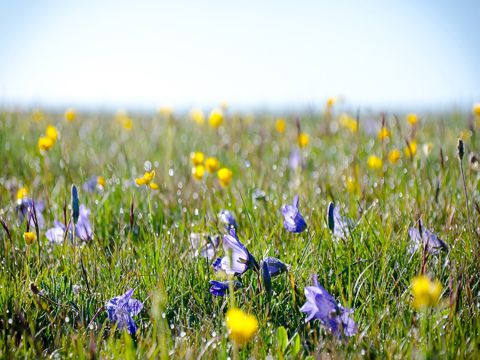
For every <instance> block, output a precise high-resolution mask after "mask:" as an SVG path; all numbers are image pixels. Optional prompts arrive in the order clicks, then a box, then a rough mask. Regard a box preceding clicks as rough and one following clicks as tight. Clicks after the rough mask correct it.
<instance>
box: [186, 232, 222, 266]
mask: <svg viewBox="0 0 480 360" xmlns="http://www.w3.org/2000/svg"><path fill="white" fill-rule="evenodd" d="M219 244H220V237H219V236H218V235H216V236H213V237H211V236H209V235H207V236H203V235H202V234H197V233H191V234H190V245H191V246H192V248H193V249H194V250H195V254H194V256H195V257H198V256H201V257H204V258H206V259H208V260H212V259H213V258H214V257H215V253H216V251H217V248H218V245H219Z"/></svg>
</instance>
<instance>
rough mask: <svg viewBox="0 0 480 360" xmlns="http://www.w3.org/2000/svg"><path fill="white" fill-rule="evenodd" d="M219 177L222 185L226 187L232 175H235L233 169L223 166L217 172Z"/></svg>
mask: <svg viewBox="0 0 480 360" xmlns="http://www.w3.org/2000/svg"><path fill="white" fill-rule="evenodd" d="M217 177H218V181H219V182H220V185H222V186H223V187H226V186H228V185H229V184H230V182H231V181H232V177H233V173H232V170H230V169H228V168H221V169H220V170H218V172H217Z"/></svg>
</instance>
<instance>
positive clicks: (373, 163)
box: [367, 155, 383, 170]
mask: <svg viewBox="0 0 480 360" xmlns="http://www.w3.org/2000/svg"><path fill="white" fill-rule="evenodd" d="M367 164H368V167H369V168H371V169H374V170H378V169H381V168H382V165H383V162H382V159H380V158H379V157H378V156H376V155H370V156H369V157H368V160H367Z"/></svg>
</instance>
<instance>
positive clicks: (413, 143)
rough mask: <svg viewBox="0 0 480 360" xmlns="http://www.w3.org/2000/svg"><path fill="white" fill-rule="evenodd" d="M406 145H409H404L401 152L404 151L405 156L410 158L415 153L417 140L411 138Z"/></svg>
mask: <svg viewBox="0 0 480 360" xmlns="http://www.w3.org/2000/svg"><path fill="white" fill-rule="evenodd" d="M408 145H409V146H405V149H404V150H403V152H404V153H405V156H406V157H407V158H409V159H411V158H413V157H414V156H415V154H416V153H417V142H416V141H415V140H412V141H410V142H409V143H408Z"/></svg>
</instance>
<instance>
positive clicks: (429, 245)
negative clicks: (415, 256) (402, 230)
mask: <svg viewBox="0 0 480 360" xmlns="http://www.w3.org/2000/svg"><path fill="white" fill-rule="evenodd" d="M419 229H421V230H419ZM419 229H417V228H413V227H412V228H410V229H408V235H409V237H410V247H409V252H410V253H414V252H416V251H417V250H418V249H419V248H420V249H423V248H426V251H427V252H429V253H431V254H434V255H435V254H438V253H439V252H440V251H448V245H447V244H446V243H445V242H444V241H443V240H442V239H440V238H439V237H438V236H437V235H435V234H434V233H433V232H431V231H430V230H427V229H425V228H423V224H422V221H421V220H420V221H419ZM420 231H421V234H420Z"/></svg>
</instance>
